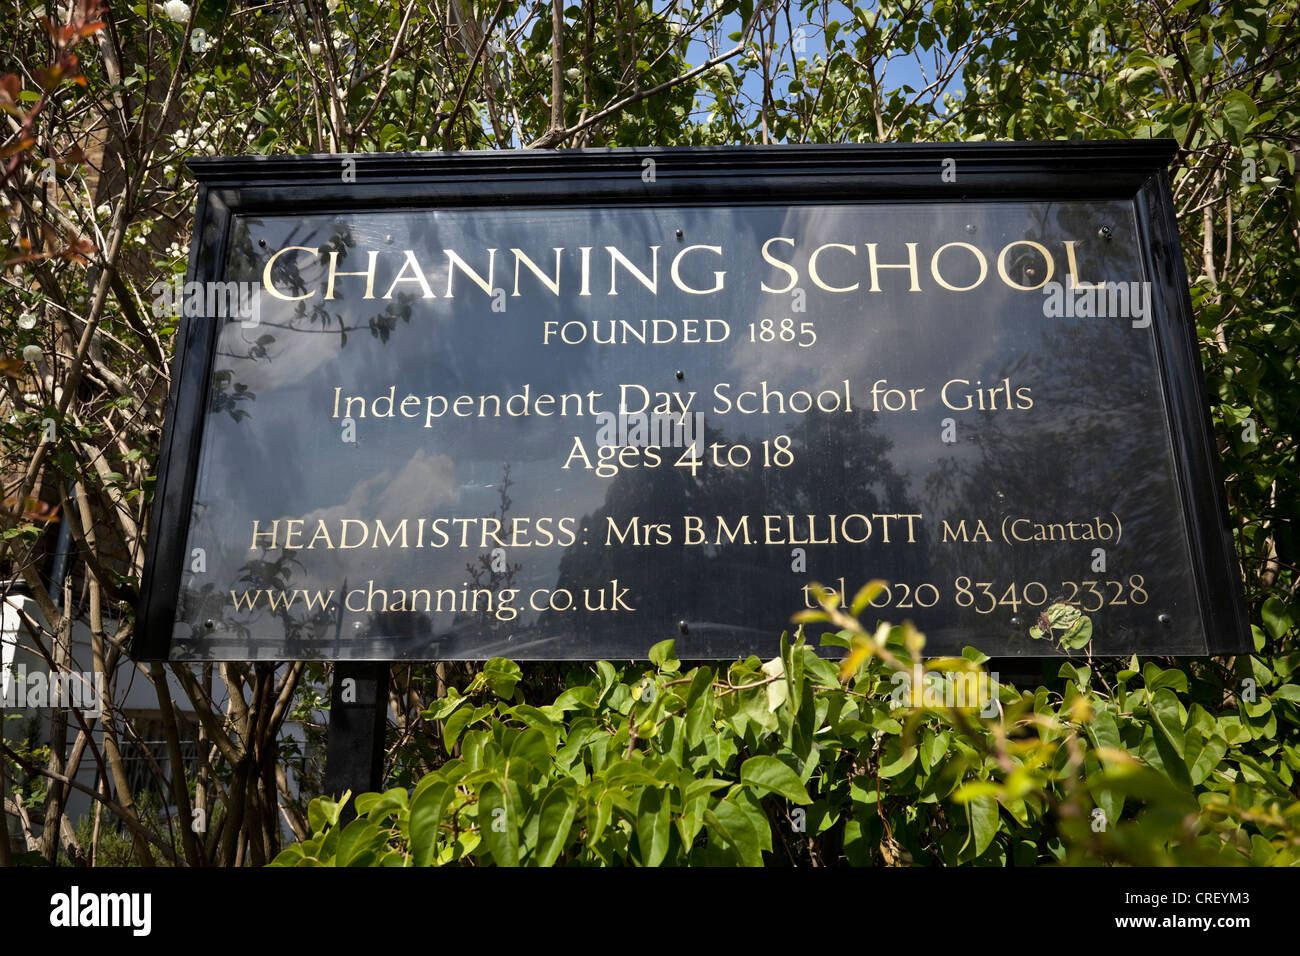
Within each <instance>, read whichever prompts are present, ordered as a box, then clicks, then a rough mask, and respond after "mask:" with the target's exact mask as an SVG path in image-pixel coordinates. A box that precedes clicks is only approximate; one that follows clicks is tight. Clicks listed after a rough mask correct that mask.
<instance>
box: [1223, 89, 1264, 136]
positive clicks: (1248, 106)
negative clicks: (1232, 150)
mask: <svg viewBox="0 0 1300 956" xmlns="http://www.w3.org/2000/svg"><path fill="white" fill-rule="evenodd" d="M1258 113H1259V111H1258V110H1257V109H1256V108H1255V101H1254V100H1252V99H1251V98H1250V97H1249V96H1247V95H1246V94H1245V93H1243V92H1242V91H1241V90H1229V91H1228V92H1227V93H1226V94H1224V97H1223V118H1224V119H1225V120H1227V122H1228V125H1229V126H1231V127H1232V129H1233V131H1234V132H1235V133H1236V134H1237V135H1236V137H1235V139H1236V141H1237V142H1240V141H1241V139H1242V137H1243V136H1244V135H1245V134H1246V131H1247V130H1248V129H1249V128H1250V121H1251V120H1253V119H1254V118H1255V116H1256V115H1258Z"/></svg>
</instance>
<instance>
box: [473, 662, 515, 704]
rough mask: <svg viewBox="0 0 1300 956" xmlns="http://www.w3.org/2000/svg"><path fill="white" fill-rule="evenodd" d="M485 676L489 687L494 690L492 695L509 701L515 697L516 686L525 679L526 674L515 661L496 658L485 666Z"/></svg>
mask: <svg viewBox="0 0 1300 956" xmlns="http://www.w3.org/2000/svg"><path fill="white" fill-rule="evenodd" d="M483 676H484V678H485V679H486V680H487V683H488V687H490V688H492V693H494V694H496V695H497V696H498V697H500V698H502V699H508V698H510V697H512V696H513V695H514V692H515V685H516V684H518V683H519V681H520V680H522V679H523V676H524V672H523V671H521V670H520V669H519V665H518V664H516V663H515V662H514V661H512V660H507V659H506V658H504V657H494V658H492V659H491V660H490V661H488V662H487V663H486V664H484V665H483Z"/></svg>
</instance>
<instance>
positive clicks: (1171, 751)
mask: <svg viewBox="0 0 1300 956" xmlns="http://www.w3.org/2000/svg"><path fill="white" fill-rule="evenodd" d="M1151 717H1152V725H1153V729H1154V731H1155V743H1156V750H1157V751H1159V753H1160V759H1161V761H1162V762H1163V763H1164V769H1165V773H1167V774H1169V776H1170V777H1171V778H1172V779H1173V780H1174V781H1175V782H1177V783H1180V784H1183V785H1185V786H1187V787H1189V788H1190V786H1191V783H1192V781H1191V776H1190V775H1189V773H1188V771H1187V764H1186V763H1185V762H1184V760H1183V727H1182V718H1181V716H1180V714H1179V706H1178V698H1177V697H1175V696H1174V692H1173V691H1171V690H1169V689H1168V688H1161V689H1160V690H1158V691H1156V692H1155V694H1154V695H1152V698H1151Z"/></svg>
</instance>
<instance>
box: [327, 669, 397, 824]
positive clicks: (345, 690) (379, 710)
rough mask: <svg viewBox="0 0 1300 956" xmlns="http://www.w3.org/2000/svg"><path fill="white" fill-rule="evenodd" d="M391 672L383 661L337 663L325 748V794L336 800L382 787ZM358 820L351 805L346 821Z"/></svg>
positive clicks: (344, 812)
mask: <svg viewBox="0 0 1300 956" xmlns="http://www.w3.org/2000/svg"><path fill="white" fill-rule="evenodd" d="M388 668H389V665H388V663H387V662H384V661H339V662H338V663H337V664H335V665H334V686H333V687H332V688H331V689H330V724H329V732H328V736H327V739H326V743H325V792H326V793H327V794H328V795H330V796H332V797H334V798H335V799H338V798H339V797H341V796H342V795H343V794H344V793H345V792H346V791H348V790H351V791H352V796H353V797H356V795H357V794H359V793H366V792H368V791H369V792H373V791H377V790H379V789H380V787H382V786H383V784H384V780H383V770H384V729H385V727H386V726H387V724H388V718H387V712H388ZM354 816H356V812H355V811H354V810H353V804H352V802H351V801H349V802H348V805H347V806H346V807H345V808H344V811H343V817H342V819H344V820H349V819H351V818H352V817H354Z"/></svg>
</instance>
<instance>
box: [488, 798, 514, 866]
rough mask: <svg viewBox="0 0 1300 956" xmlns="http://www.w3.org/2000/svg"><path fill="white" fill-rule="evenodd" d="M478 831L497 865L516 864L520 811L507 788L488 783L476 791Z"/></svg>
mask: <svg viewBox="0 0 1300 956" xmlns="http://www.w3.org/2000/svg"><path fill="white" fill-rule="evenodd" d="M478 830H479V837H480V838H481V839H482V841H483V844H484V845H485V846H486V847H487V848H488V852H489V853H491V854H492V859H493V860H495V861H496V864H497V866H518V865H519V808H518V807H516V806H514V801H513V800H512V798H511V795H510V790H509V788H508V787H502V786H501V785H499V784H497V783H496V782H488V783H485V784H484V785H483V789H482V790H480V791H479V797H478Z"/></svg>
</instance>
